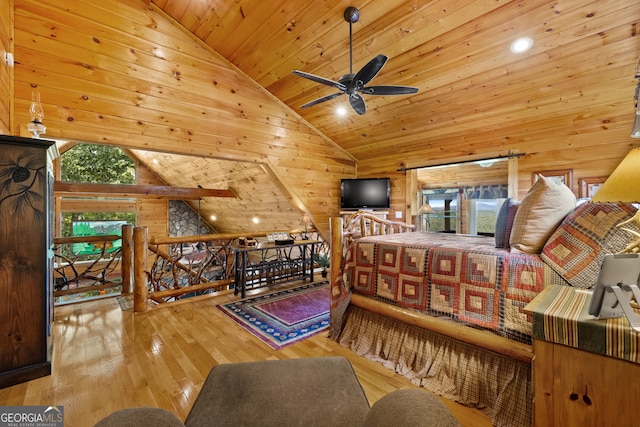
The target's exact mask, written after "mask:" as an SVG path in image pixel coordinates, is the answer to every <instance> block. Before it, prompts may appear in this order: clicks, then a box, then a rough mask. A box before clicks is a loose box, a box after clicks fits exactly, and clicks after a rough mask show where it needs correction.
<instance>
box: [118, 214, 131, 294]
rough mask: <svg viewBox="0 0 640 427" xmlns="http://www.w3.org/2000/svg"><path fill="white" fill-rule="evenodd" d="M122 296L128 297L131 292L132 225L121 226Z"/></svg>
mask: <svg viewBox="0 0 640 427" xmlns="http://www.w3.org/2000/svg"><path fill="white" fill-rule="evenodd" d="M120 256H121V261H120V262H121V264H120V265H121V271H122V295H129V294H131V292H133V225H131V224H125V225H123V226H122V252H121V254H120Z"/></svg>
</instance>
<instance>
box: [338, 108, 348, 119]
mask: <svg viewBox="0 0 640 427" xmlns="http://www.w3.org/2000/svg"><path fill="white" fill-rule="evenodd" d="M336 114H337V115H338V116H340V117H344V116H346V115H347V108H346V107H345V106H344V105H340V106H339V107H338V108H336Z"/></svg>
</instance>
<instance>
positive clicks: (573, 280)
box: [540, 203, 638, 288]
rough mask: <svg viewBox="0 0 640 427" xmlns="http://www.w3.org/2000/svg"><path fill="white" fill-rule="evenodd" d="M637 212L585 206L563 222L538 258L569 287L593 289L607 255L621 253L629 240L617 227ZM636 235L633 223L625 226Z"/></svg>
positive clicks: (622, 205) (619, 206) (628, 208)
mask: <svg viewBox="0 0 640 427" xmlns="http://www.w3.org/2000/svg"><path fill="white" fill-rule="evenodd" d="M635 212H636V208H634V207H633V206H632V205H629V204H626V203H585V204H583V205H581V206H579V207H577V208H576V209H575V210H574V211H573V212H571V213H570V214H569V215H567V217H566V218H565V219H564V221H562V224H560V227H558V229H557V230H556V231H555V232H554V233H553V234H552V235H551V237H550V238H549V240H548V241H547V243H546V244H545V245H544V248H543V249H542V254H541V255H540V257H541V258H542V260H543V261H544V262H546V263H547V264H548V265H549V266H550V267H551V268H552V269H554V270H555V271H556V272H557V273H558V274H560V275H561V276H562V277H563V278H564V279H565V280H566V281H567V282H569V284H570V285H571V286H575V287H577V288H589V287H591V286H593V285H594V284H595V282H596V278H597V277H598V272H599V271H600V264H601V263H602V258H603V257H604V254H606V253H616V252H620V251H621V250H623V249H624V248H625V247H626V246H627V244H628V243H629V240H630V238H631V237H632V236H631V234H630V233H628V232H626V231H624V230H621V229H620V228H619V227H616V224H619V223H621V222H622V221H625V220H627V219H629V218H631V217H632V216H633V215H634V214H635ZM624 227H625V228H628V229H630V230H635V231H638V226H637V224H636V223H635V221H634V222H632V223H629V224H626V225H625V226H624Z"/></svg>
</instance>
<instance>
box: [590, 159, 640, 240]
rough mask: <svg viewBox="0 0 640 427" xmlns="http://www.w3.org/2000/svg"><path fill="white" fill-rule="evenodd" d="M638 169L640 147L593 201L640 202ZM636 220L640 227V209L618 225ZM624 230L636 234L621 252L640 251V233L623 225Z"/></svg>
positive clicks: (607, 181)
mask: <svg viewBox="0 0 640 427" xmlns="http://www.w3.org/2000/svg"><path fill="white" fill-rule="evenodd" d="M638 171H640V147H636V148H633V149H632V150H631V151H630V152H629V153H628V154H627V156H626V157H625V158H624V159H623V160H622V162H621V163H620V164H619V165H618V167H617V168H616V169H615V170H614V171H613V173H612V174H611V175H610V176H609V178H607V180H606V181H605V182H604V184H602V187H600V189H599V190H598V191H597V192H596V194H595V195H594V196H593V198H592V199H591V201H592V202H609V203H616V202H622V203H640V186H639V185H637V181H636V179H638ZM634 221H635V222H636V224H637V225H638V228H640V210H638V211H637V212H636V214H635V215H634V216H633V217H632V218H629V219H628V220H626V221H623V222H621V223H620V224H618V225H617V227H621V226H624V225H626V224H630V223H632V222H634ZM622 229H623V230H625V231H627V232H629V233H631V234H632V235H633V236H635V239H632V240H631V242H630V243H629V244H628V245H627V247H626V248H624V249H623V250H622V251H621V252H626V253H637V252H639V251H640V233H638V232H637V231H635V230H631V229H629V228H624V227H622Z"/></svg>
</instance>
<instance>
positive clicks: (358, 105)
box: [349, 93, 367, 115]
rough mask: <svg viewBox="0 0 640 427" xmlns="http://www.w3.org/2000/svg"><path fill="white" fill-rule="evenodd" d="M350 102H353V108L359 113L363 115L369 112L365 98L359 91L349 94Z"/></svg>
mask: <svg viewBox="0 0 640 427" xmlns="http://www.w3.org/2000/svg"><path fill="white" fill-rule="evenodd" d="M349 104H351V108H353V111H355V112H356V113H358V114H359V115H363V114H364V113H366V112H367V107H365V105H364V99H362V97H361V96H360V95H358V94H357V93H352V94H351V95H349Z"/></svg>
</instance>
